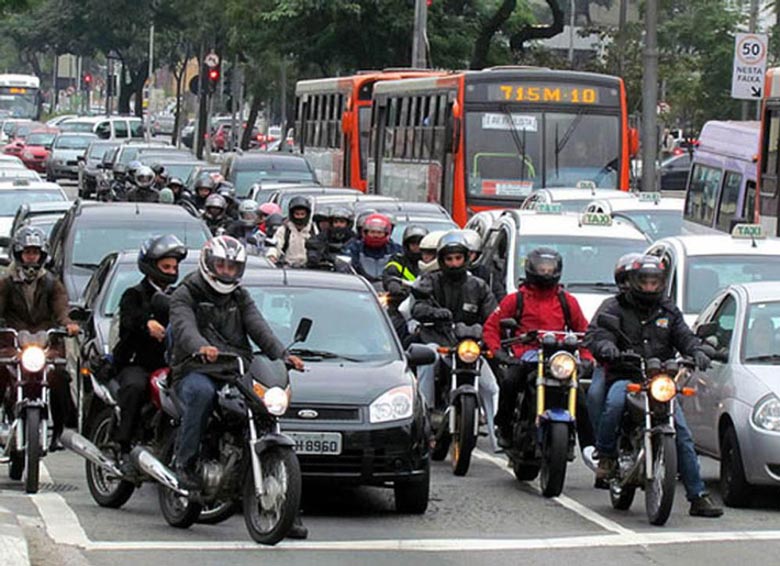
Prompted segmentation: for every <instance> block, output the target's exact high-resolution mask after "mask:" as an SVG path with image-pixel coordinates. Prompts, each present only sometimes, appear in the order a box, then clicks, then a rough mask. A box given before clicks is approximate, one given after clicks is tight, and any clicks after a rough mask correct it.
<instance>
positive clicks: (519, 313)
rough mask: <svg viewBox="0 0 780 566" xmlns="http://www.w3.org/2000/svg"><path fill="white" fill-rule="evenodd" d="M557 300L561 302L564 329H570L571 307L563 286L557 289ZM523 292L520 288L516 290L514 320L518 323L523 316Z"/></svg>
mask: <svg viewBox="0 0 780 566" xmlns="http://www.w3.org/2000/svg"><path fill="white" fill-rule="evenodd" d="M558 300H559V301H560V302H561V310H562V311H563V323H564V329H565V330H571V329H572V325H571V309H570V308H569V301H567V300H566V291H564V290H563V288H561V289H559V290H558ZM523 302H524V298H523V294H522V293H521V292H520V289H518V290H517V308H516V309H515V320H516V321H517V323H518V324H520V321H521V320H522V318H523V306H524V305H523Z"/></svg>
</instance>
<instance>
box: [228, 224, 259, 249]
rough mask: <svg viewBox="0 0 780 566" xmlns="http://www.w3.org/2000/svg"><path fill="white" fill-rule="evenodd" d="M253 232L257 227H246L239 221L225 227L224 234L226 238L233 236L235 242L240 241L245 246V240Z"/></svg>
mask: <svg viewBox="0 0 780 566" xmlns="http://www.w3.org/2000/svg"><path fill="white" fill-rule="evenodd" d="M255 230H257V225H254V224H253V225H251V226H247V225H246V224H244V223H243V222H241V221H240V220H234V221H232V222H231V223H230V224H228V225H227V228H226V229H225V233H226V234H227V235H228V236H233V237H234V238H235V239H236V240H240V241H241V242H242V243H244V244H246V240H247V238H249V236H251V235H252V234H253V233H254V231H255Z"/></svg>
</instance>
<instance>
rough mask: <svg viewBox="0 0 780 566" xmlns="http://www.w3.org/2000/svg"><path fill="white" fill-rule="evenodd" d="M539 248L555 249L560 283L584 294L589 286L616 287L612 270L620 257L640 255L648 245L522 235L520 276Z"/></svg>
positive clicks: (519, 242)
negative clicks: (527, 259)
mask: <svg viewBox="0 0 780 566" xmlns="http://www.w3.org/2000/svg"><path fill="white" fill-rule="evenodd" d="M540 247H549V248H553V249H555V250H557V251H558V253H559V254H561V257H562V258H563V275H562V276H561V283H563V284H564V285H567V286H570V287H571V289H572V290H579V291H584V290H586V289H587V288H588V287H606V288H608V289H609V288H612V287H614V284H615V277H614V274H613V269H614V266H615V263H617V260H618V258H620V256H622V255H624V254H628V253H633V252H636V253H641V252H642V251H644V249H645V248H646V247H647V242H645V241H644V240H628V239H625V238H584V237H574V238H571V237H565V236H530V237H528V236H521V237H520V238H518V246H517V256H516V258H517V259H516V261H517V268H516V269H515V274H517V276H518V277H522V276H523V274H524V273H525V257H526V256H527V255H528V252H530V251H531V250H534V249H536V248H540Z"/></svg>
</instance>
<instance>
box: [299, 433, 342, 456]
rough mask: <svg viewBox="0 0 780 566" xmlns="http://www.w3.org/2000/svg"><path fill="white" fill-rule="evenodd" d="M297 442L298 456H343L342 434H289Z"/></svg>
mask: <svg viewBox="0 0 780 566" xmlns="http://www.w3.org/2000/svg"><path fill="white" fill-rule="evenodd" d="M286 434H287V435H288V436H289V437H290V438H292V439H293V441H295V451H296V452H297V453H298V454H320V455H325V456H337V455H339V454H341V433H340V432H288V433H286Z"/></svg>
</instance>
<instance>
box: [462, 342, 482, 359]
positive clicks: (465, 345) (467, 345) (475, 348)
mask: <svg viewBox="0 0 780 566" xmlns="http://www.w3.org/2000/svg"><path fill="white" fill-rule="evenodd" d="M481 353H482V350H481V349H480V347H479V344H477V343H476V342H474V340H464V341H463V342H461V343H460V344H458V358H460V361H462V362H463V363H464V364H473V363H474V362H476V361H477V358H479V355H480V354H481Z"/></svg>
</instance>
